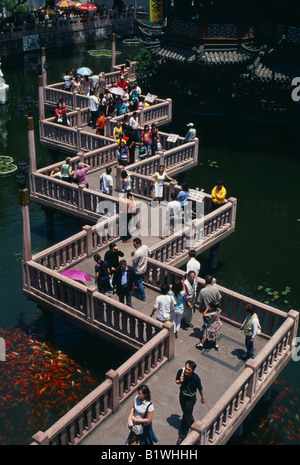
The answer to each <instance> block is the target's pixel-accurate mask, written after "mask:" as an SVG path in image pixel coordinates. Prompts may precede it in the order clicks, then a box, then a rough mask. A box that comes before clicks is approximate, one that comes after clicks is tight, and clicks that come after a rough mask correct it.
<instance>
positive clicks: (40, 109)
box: [38, 76, 45, 121]
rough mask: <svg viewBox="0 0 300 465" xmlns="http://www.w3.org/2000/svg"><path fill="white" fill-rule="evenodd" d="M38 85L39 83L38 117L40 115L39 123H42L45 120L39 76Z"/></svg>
mask: <svg viewBox="0 0 300 465" xmlns="http://www.w3.org/2000/svg"><path fill="white" fill-rule="evenodd" d="M38 83H39V115H40V121H43V120H44V119H45V101H44V87H43V76H39V79H38Z"/></svg>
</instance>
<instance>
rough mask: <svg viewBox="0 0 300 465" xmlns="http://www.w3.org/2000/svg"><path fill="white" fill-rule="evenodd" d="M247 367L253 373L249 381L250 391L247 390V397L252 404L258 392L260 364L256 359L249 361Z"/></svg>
mask: <svg viewBox="0 0 300 465" xmlns="http://www.w3.org/2000/svg"><path fill="white" fill-rule="evenodd" d="M245 367H246V368H250V369H251V370H252V372H253V373H252V376H251V378H250V380H249V384H248V389H247V397H249V399H250V402H251V401H252V399H253V397H254V396H255V392H256V385H257V378H258V370H257V368H258V362H257V361H256V360H255V359H249V360H248V361H247V362H246V364H245Z"/></svg>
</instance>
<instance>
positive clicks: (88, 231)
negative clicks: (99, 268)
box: [82, 225, 93, 257]
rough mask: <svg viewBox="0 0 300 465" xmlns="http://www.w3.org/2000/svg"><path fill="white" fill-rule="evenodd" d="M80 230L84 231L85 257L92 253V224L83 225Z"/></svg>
mask: <svg viewBox="0 0 300 465" xmlns="http://www.w3.org/2000/svg"><path fill="white" fill-rule="evenodd" d="M82 230H83V231H85V232H86V254H87V257H91V256H92V255H93V230H92V226H88V225H85V226H83V227H82Z"/></svg>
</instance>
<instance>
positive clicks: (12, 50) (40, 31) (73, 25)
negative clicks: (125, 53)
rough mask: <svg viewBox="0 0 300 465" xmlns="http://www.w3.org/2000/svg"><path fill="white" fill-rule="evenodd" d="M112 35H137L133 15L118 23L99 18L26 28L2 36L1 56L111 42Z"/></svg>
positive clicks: (120, 19) (117, 21)
mask: <svg viewBox="0 0 300 465" xmlns="http://www.w3.org/2000/svg"><path fill="white" fill-rule="evenodd" d="M112 32H115V33H116V34H117V35H120V36H128V35H132V34H134V33H135V32H136V26H135V22H134V18H133V16H125V15H124V17H122V18H118V19H117V20H113V19H110V18H107V19H104V18H103V19H102V18H101V19H100V18H99V20H97V21H95V20H94V21H89V20H87V21H76V22H75V21H74V22H72V21H66V22H63V23H59V24H55V25H52V24H51V23H49V24H44V25H43V26H42V27H41V26H35V27H32V28H28V27H27V26H26V25H23V27H20V28H18V29H15V30H10V31H6V32H5V33H1V36H0V39H1V40H0V56H10V55H15V54H19V53H24V52H28V51H32V50H39V49H40V48H41V47H46V48H47V49H50V48H56V47H61V46H65V45H76V44H82V43H86V42H93V41H98V40H103V39H108V38H110V37H111V34H112Z"/></svg>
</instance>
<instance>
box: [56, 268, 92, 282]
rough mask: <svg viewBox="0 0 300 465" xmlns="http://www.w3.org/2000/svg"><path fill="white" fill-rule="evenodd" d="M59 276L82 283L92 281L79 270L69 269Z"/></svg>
mask: <svg viewBox="0 0 300 465" xmlns="http://www.w3.org/2000/svg"><path fill="white" fill-rule="evenodd" d="M61 274H62V275H63V276H66V277H67V278H71V279H74V280H75V281H83V282H85V281H92V279H91V278H90V277H89V275H88V274H87V273H85V272H84V271H81V270H72V269H69V270H65V271H62V272H61Z"/></svg>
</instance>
